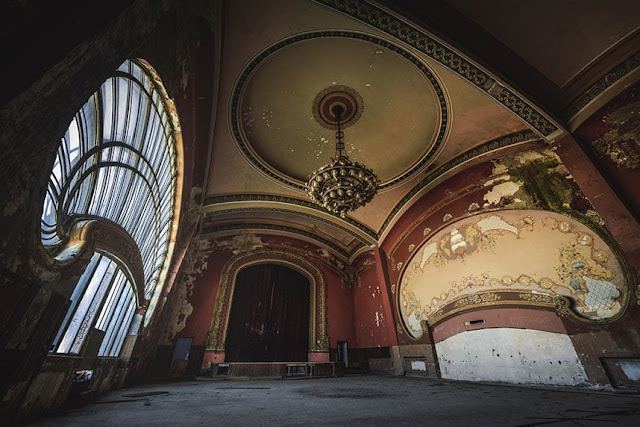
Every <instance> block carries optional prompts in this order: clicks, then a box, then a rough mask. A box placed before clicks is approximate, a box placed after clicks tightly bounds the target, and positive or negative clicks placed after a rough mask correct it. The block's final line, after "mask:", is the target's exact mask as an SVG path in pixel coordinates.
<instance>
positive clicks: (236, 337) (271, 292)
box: [225, 263, 310, 362]
mask: <svg viewBox="0 0 640 427" xmlns="http://www.w3.org/2000/svg"><path fill="white" fill-rule="evenodd" d="M309 296H310V285H309V279H308V278H307V277H305V276H304V275H303V274H301V273H299V272H298V271H296V270H294V269H292V268H290V267H288V266H285V265H279V264H271V263H268V264H256V265H252V266H249V267H245V268H243V269H242V270H240V271H239V272H238V275H237V276H236V280H235V285H234V293H233V300H232V302H231V310H230V312H229V326H228V327H227V336H226V340H225V348H226V358H225V360H226V361H227V362H302V361H306V360H307V353H308V351H309Z"/></svg>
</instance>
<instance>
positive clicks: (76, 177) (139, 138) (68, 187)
mask: <svg viewBox="0 0 640 427" xmlns="http://www.w3.org/2000/svg"><path fill="white" fill-rule="evenodd" d="M180 131H181V130H180V125H179V122H178V118H177V113H176V109H175V106H174V105H173V102H172V100H171V99H170V98H169V96H168V94H167V93H166V90H165V89H164V87H163V86H162V83H161V80H160V78H159V76H158V74H157V73H156V72H155V70H154V69H153V68H152V67H151V66H150V65H149V64H148V63H147V62H146V61H144V60H141V59H136V60H127V61H125V62H124V63H123V64H121V65H120V67H118V69H117V70H115V71H114V72H113V73H112V74H111V75H110V76H109V77H108V78H107V79H106V80H105V81H104V82H103V84H102V85H101V86H100V88H99V89H98V90H97V91H96V92H95V93H94V94H93V95H92V96H91V97H90V98H89V99H88V100H87V102H86V103H85V105H84V106H83V107H82V108H81V109H80V110H79V111H78V113H77V114H76V115H75V116H74V118H73V119H72V120H71V123H70V125H69V127H68V129H67V131H66V133H65V135H64V136H63V137H62V138H61V143H60V145H59V147H58V150H57V153H56V158H55V161H54V162H53V166H52V172H51V177H50V182H49V187H48V188H47V190H46V194H45V197H44V206H43V211H42V215H41V239H40V241H41V243H42V245H43V246H44V247H45V248H46V249H47V250H46V251H45V252H46V253H45V257H46V258H47V259H48V260H49V261H50V260H51V258H53V259H57V258H60V255H61V254H63V253H64V252H65V251H66V250H67V249H68V246H69V245H70V244H71V242H70V239H71V236H70V233H71V231H72V227H73V224H74V218H76V219H77V218H91V219H97V218H104V219H105V220H106V221H108V222H111V223H115V224H118V225H119V227H121V228H122V229H123V230H124V231H126V233H128V234H129V236H130V238H131V239H132V240H133V241H134V242H135V245H134V247H135V248H136V250H137V251H138V252H139V255H140V256H141V257H142V260H143V262H142V267H143V270H144V280H143V281H142V283H140V285H141V286H143V289H144V298H143V300H146V302H147V303H149V302H150V301H151V306H150V310H149V312H148V313H149V314H151V312H152V311H153V306H154V305H155V304H154V301H155V300H157V297H158V296H159V291H160V289H159V288H160V285H161V284H162V283H164V277H166V274H167V270H168V266H169V263H170V258H171V254H172V252H173V246H174V245H175V238H176V235H177V224H178V222H179V214H180V204H179V203H177V200H179V199H180V198H181V186H182V175H183V174H182V139H181V132H180ZM90 234H91V233H90ZM93 234H95V233H93ZM93 234H91V236H93ZM134 258H136V257H134ZM136 259H137V258H136ZM68 261H69V260H67V263H68ZM125 262H129V261H127V260H125ZM55 264H57V265H60V263H59V262H58V263H55V262H54V265H55ZM134 264H136V265H135V266H129V267H130V269H132V270H136V269H137V267H138V265H137V264H138V263H134ZM132 267H134V268H132Z"/></svg>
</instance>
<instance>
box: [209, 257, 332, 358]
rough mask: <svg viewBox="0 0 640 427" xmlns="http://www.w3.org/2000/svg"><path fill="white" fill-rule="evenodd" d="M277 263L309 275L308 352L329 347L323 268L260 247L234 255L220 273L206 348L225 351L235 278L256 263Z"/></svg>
mask: <svg viewBox="0 0 640 427" xmlns="http://www.w3.org/2000/svg"><path fill="white" fill-rule="evenodd" d="M267 263H276V264H284V265H287V266H293V267H294V268H297V269H298V271H301V272H302V273H303V274H304V275H305V276H306V277H307V278H308V279H309V284H310V286H311V290H312V292H311V293H310V295H311V298H310V301H309V303H310V312H309V352H311V353H313V352H327V351H329V337H328V336H327V311H326V306H327V304H326V302H327V284H326V281H325V279H324V275H323V274H322V272H321V271H320V270H319V269H318V268H317V267H316V266H314V265H313V264H311V263H309V262H308V261H307V260H305V259H304V258H303V257H300V256H297V255H294V254H291V253H288V252H283V251H274V250H267V251H259V252H251V253H248V254H247V253H241V254H238V255H236V256H234V257H233V258H231V259H230V260H229V261H228V262H227V263H226V264H225V266H224V268H223V270H222V275H221V277H220V287H219V289H218V293H217V295H216V299H215V301H216V302H215V307H214V310H213V314H212V317H211V324H210V327H209V332H208V334H207V341H206V347H205V350H206V351H214V352H223V351H225V340H226V332H227V327H228V323H229V312H230V310H231V300H232V298H233V290H234V288H235V278H236V275H237V274H238V272H239V271H240V270H242V269H243V268H244V267H248V266H250V265H256V264H267Z"/></svg>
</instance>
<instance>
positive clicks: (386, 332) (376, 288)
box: [353, 266, 395, 348]
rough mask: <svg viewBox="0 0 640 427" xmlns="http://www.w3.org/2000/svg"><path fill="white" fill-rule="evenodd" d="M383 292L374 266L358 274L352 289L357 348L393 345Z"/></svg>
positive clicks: (384, 290)
mask: <svg viewBox="0 0 640 427" xmlns="http://www.w3.org/2000/svg"><path fill="white" fill-rule="evenodd" d="M383 292H386V289H384V285H383V284H382V283H380V281H379V279H378V275H377V272H376V269H375V268H374V266H369V267H368V268H366V269H365V270H363V271H362V272H361V273H360V276H359V278H358V281H357V283H356V284H355V286H354V288H353V302H354V307H353V310H354V315H355V328H356V341H355V345H356V346H357V347H359V348H370V347H389V346H392V345H394V344H395V343H394V340H393V334H394V332H393V319H387V315H386V311H385V307H384V304H385V303H384V300H383V294H382V293H383Z"/></svg>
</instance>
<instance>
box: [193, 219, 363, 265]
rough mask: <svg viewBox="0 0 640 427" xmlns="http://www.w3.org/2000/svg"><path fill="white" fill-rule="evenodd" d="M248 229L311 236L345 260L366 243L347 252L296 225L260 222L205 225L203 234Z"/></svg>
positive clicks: (359, 244)
mask: <svg viewBox="0 0 640 427" xmlns="http://www.w3.org/2000/svg"><path fill="white" fill-rule="evenodd" d="M247 229H251V230H268V231H283V232H286V233H293V234H299V235H301V236H304V237H307V238H310V239H312V240H316V241H318V242H320V243H322V244H323V245H325V246H327V247H329V248H331V249H333V250H334V251H335V252H336V253H338V254H339V255H341V256H342V257H344V259H345V260H349V259H351V257H352V256H353V255H354V254H355V253H356V252H357V251H358V250H359V249H360V248H362V247H363V246H365V245H364V243H362V242H360V243H358V244H357V245H356V246H355V247H354V248H353V249H352V250H351V252H347V251H346V250H345V249H343V248H341V247H340V246H338V245H336V244H335V243H333V242H331V241H329V240H327V239H325V238H323V237H320V236H318V235H316V234H313V233H310V232H308V231H305V230H300V229H298V228H294V227H287V226H284V225H276V224H258V223H252V224H223V225H216V226H211V227H205V228H203V229H202V234H213V233H219V232H222V231H233V230H247Z"/></svg>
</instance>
